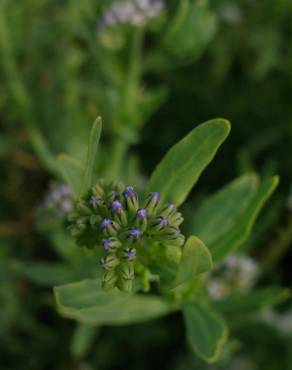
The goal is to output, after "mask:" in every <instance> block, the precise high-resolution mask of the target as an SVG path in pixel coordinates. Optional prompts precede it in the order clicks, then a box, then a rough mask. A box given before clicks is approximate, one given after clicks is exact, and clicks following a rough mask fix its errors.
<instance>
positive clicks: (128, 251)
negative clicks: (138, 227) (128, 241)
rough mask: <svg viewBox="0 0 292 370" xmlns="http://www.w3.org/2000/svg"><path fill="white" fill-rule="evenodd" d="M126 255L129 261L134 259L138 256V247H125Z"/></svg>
mask: <svg viewBox="0 0 292 370" xmlns="http://www.w3.org/2000/svg"><path fill="white" fill-rule="evenodd" d="M124 256H125V258H126V259H127V260H128V261H133V260H134V259H135V258H136V249H135V248H129V249H125V250H124Z"/></svg>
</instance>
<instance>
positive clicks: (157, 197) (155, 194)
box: [148, 191, 160, 203]
mask: <svg viewBox="0 0 292 370" xmlns="http://www.w3.org/2000/svg"><path fill="white" fill-rule="evenodd" d="M148 200H149V201H152V200H153V201H154V202H156V203H158V202H159V201H160V195H159V193H158V192H157V191H155V192H153V193H151V194H150V195H149V198H148Z"/></svg>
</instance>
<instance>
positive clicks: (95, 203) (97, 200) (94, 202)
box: [89, 195, 102, 209]
mask: <svg viewBox="0 0 292 370" xmlns="http://www.w3.org/2000/svg"><path fill="white" fill-rule="evenodd" d="M101 201H102V200H101V198H97V197H96V196H95V195H92V197H91V198H90V200H89V204H90V205H91V206H92V207H93V208H94V209H96V208H97V207H98V205H99V204H100V203H101Z"/></svg>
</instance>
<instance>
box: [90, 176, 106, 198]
mask: <svg viewBox="0 0 292 370" xmlns="http://www.w3.org/2000/svg"><path fill="white" fill-rule="evenodd" d="M103 185H104V184H103V181H102V180H100V181H98V182H97V183H96V184H95V185H93V187H92V194H93V195H94V196H95V197H97V198H102V197H103V196H104V189H103Z"/></svg>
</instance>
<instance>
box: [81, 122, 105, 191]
mask: <svg viewBox="0 0 292 370" xmlns="http://www.w3.org/2000/svg"><path fill="white" fill-rule="evenodd" d="M101 129H102V123H101V118H100V117H98V118H97V119H96V121H95V122H94V124H93V126H92V129H91V131H90V134H89V139H88V149H87V159H86V165H85V171H84V175H83V180H82V185H81V190H80V193H81V196H83V195H86V194H87V192H88V191H89V189H90V188H91V185H92V181H93V171H94V164H95V159H96V154H97V148H98V143H99V139H100V134H101Z"/></svg>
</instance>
